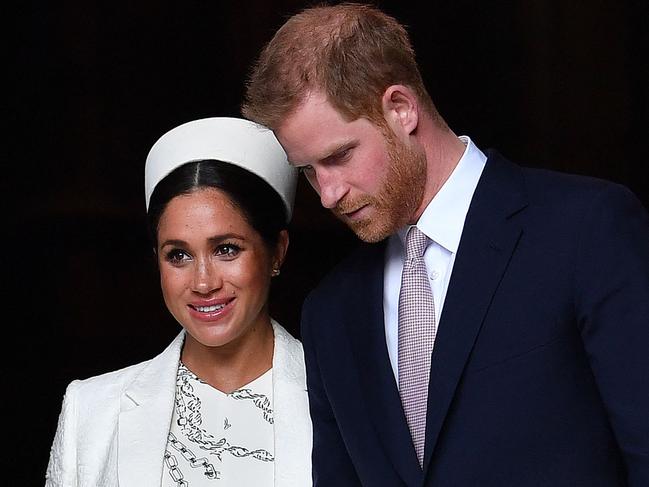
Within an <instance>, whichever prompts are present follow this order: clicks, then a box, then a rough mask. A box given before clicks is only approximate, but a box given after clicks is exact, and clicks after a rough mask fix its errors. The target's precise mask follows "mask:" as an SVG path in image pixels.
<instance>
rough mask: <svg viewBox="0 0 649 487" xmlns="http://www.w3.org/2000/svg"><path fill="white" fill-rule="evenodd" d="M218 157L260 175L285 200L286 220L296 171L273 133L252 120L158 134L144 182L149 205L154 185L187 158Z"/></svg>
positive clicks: (215, 121) (203, 123) (216, 120)
mask: <svg viewBox="0 0 649 487" xmlns="http://www.w3.org/2000/svg"><path fill="white" fill-rule="evenodd" d="M205 159H215V160H218V161H223V162H229V163H231V164H234V165H237V166H239V167H241V168H243V169H246V170H248V171H250V172H251V173H253V174H256V175H257V176H259V177H260V178H262V179H263V180H264V181H266V182H267V183H268V184H269V185H270V186H271V187H272V188H273V189H274V190H275V191H276V192H277V193H278V194H279V196H280V197H281V198H282V201H283V202H284V206H285V208H286V215H287V220H290V219H291V215H292V214H293V202H294V200H295V187H296V184H297V169H295V168H294V167H293V166H291V165H290V164H289V163H288V160H287V158H286V153H285V152H284V149H282V146H281V145H280V144H279V142H278V141H277V138H276V137H275V135H274V134H273V132H272V131H271V130H270V129H268V128H266V127H264V126H262V125H259V124H256V123H254V122H252V121H250V120H245V119H242V118H233V117H212V118H203V119H199V120H193V121H191V122H187V123H184V124H182V125H179V126H178V127H176V128H173V129H171V130H170V131H169V132H167V133H166V134H164V135H163V136H162V137H160V138H159V139H158V140H157V142H156V143H155V144H153V147H151V150H150V151H149V155H148V156H147V158H146V165H145V169H144V186H145V195H146V207H147V209H148V208H149V201H150V199H151V194H152V193H153V190H154V188H155V187H156V185H157V184H158V183H159V182H160V181H161V180H162V179H163V178H164V177H165V176H167V175H168V174H169V173H170V172H171V171H173V170H174V169H176V168H177V167H179V166H182V165H183V164H185V163H187V162H193V161H200V160H205Z"/></svg>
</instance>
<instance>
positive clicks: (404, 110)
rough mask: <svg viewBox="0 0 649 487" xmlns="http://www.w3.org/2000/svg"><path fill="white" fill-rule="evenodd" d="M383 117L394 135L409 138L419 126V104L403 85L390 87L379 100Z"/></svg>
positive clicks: (411, 92) (412, 93) (413, 94)
mask: <svg viewBox="0 0 649 487" xmlns="http://www.w3.org/2000/svg"><path fill="white" fill-rule="evenodd" d="M381 106H382V107H383V116H384V117H385V120H386V121H387V123H388V125H389V126H390V128H391V129H392V130H393V131H394V133H395V134H403V135H405V136H406V137H407V136H409V135H410V134H411V133H412V132H413V131H414V130H415V129H416V128H417V125H418V124H419V102H418V99H417V96H416V95H415V93H414V92H413V91H412V90H411V89H410V88H408V87H407V86H405V85H391V86H388V87H387V88H386V90H385V91H384V92H383V96H382V98H381Z"/></svg>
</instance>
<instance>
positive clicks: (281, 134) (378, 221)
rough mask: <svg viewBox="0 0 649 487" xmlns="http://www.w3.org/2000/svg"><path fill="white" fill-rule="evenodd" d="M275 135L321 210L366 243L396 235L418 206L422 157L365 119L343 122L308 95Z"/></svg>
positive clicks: (423, 169) (326, 104)
mask: <svg viewBox="0 0 649 487" xmlns="http://www.w3.org/2000/svg"><path fill="white" fill-rule="evenodd" d="M275 134H276V135H277V138H278V140H279V141H280V143H281V144H282V146H283V147H284V150H286V153H287V154H288V159H289V161H290V162H291V164H293V165H295V166H297V167H299V168H301V170H302V171H303V172H304V174H305V175H306V177H307V179H308V181H309V183H311V186H313V188H314V189H315V190H316V191H317V193H318V195H319V196H320V202H321V203H322V206H324V207H325V208H329V209H330V210H331V211H332V212H333V213H334V214H335V215H336V216H337V217H338V218H340V219H341V220H342V221H343V222H344V223H346V224H347V225H348V226H349V227H350V228H351V229H352V230H353V231H354V233H356V235H357V236H358V237H359V238H360V239H362V240H364V241H366V242H378V241H380V240H383V239H384V238H386V237H388V236H389V235H391V234H393V233H394V232H396V231H397V230H398V229H399V228H400V227H402V226H403V225H405V224H407V223H408V222H409V221H410V219H411V218H412V217H413V215H414V214H415V213H416V211H417V209H418V207H419V205H420V204H421V201H422V197H423V194H424V185H425V180H426V160H425V156H424V154H423V152H417V151H415V150H413V149H412V148H410V147H408V146H406V145H405V144H404V143H403V142H401V141H400V140H398V139H397V138H396V137H395V136H394V135H393V134H386V132H385V131H384V130H382V129H380V128H379V127H377V126H376V125H375V124H373V123H371V122H370V121H369V120H367V119H364V118H360V119H357V120H354V121H352V122H348V121H346V120H345V119H344V118H343V117H342V116H341V115H340V113H338V111H337V110H336V109H335V108H334V107H333V106H332V105H331V104H330V103H329V102H328V101H327V100H326V97H325V96H324V95H321V94H319V93H313V94H311V95H310V96H309V97H308V98H307V99H306V100H305V101H304V102H303V103H302V104H301V105H300V106H299V107H298V109H297V110H296V111H295V112H293V113H292V114H291V115H290V116H289V117H288V118H286V120H284V122H283V123H282V124H281V125H280V126H279V127H278V128H277V129H276V130H275Z"/></svg>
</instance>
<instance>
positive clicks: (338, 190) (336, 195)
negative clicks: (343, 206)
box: [312, 168, 345, 209]
mask: <svg viewBox="0 0 649 487" xmlns="http://www.w3.org/2000/svg"><path fill="white" fill-rule="evenodd" d="M315 179H316V181H315V182H316V184H313V183H312V185H313V187H314V188H315V190H316V191H317V192H318V195H319V196H320V203H321V204H322V206H324V207H325V208H328V209H332V208H335V207H336V205H337V204H338V202H339V201H340V200H341V198H342V197H343V196H344V195H345V184H344V181H343V180H342V177H341V175H340V173H339V172H338V171H333V170H329V169H320V168H319V169H317V170H316V175H315Z"/></svg>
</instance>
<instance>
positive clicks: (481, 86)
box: [1, 0, 649, 485]
mask: <svg viewBox="0 0 649 487" xmlns="http://www.w3.org/2000/svg"><path fill="white" fill-rule="evenodd" d="M62 3H63V4H59V2H40V5H29V6H27V5H25V6H21V7H20V8H21V9H22V11H20V12H18V15H17V17H16V22H15V24H14V26H13V27H17V29H16V34H15V36H14V37H13V42H12V49H11V54H10V61H11V62H12V63H11V65H10V69H8V70H7V72H6V73H5V82H9V86H10V87H9V88H6V91H5V94H6V95H7V101H8V105H9V106H8V110H7V111H6V112H5V113H6V117H5V119H6V120H7V121H8V122H9V123H10V130H7V131H5V133H6V134H7V138H8V141H7V142H8V143H7V144H6V145H5V147H6V148H7V149H8V151H7V152H5V160H4V162H3V177H2V179H1V181H2V187H1V189H2V195H3V197H4V199H5V202H4V204H3V207H4V208H5V211H4V215H5V216H6V217H7V218H5V219H4V221H5V222H8V224H7V226H8V228H6V230H7V233H6V234H5V238H4V241H5V246H4V248H5V252H6V253H5V256H6V257H7V259H6V260H5V262H8V272H7V274H6V275H5V278H4V281H5V289H7V288H8V289H9V292H6V291H5V303H6V304H8V307H6V308H5V315H6V316H5V319H4V322H5V328H6V329H7V330H8V332H7V333H5V344H6V345H5V349H7V350H9V356H8V359H7V361H6V366H5V376H6V377H7V378H8V379H9V383H10V387H9V388H8V389H6V390H7V392H8V396H9V397H8V399H9V400H8V401H7V400H6V401H5V404H8V405H9V407H10V413H9V414H8V415H5V421H8V422H9V423H10V426H14V427H16V429H17V432H16V433H12V438H17V439H18V440H19V441H18V444H17V446H16V444H15V443H14V442H13V441H10V443H9V444H8V446H9V448H10V449H11V458H13V459H14V460H15V461H16V462H15V465H16V472H20V473H19V474H18V473H16V485H42V484H43V482H44V471H45V466H46V463H47V458H48V454H49V447H50V444H51V441H52V438H53V435H54V431H55V428H56V420H57V416H58V413H59V410H60V406H61V399H62V396H63V392H64V389H65V386H66V384H67V383H68V382H69V381H71V380H72V379H75V378H85V377H88V376H91V375H95V374H99V373H102V372H106V371H109V370H114V369H117V368H120V367H123V366H126V365H129V364H132V363H136V362H139V361H142V360H145V359H148V358H150V357H152V356H154V355H156V354H157V353H158V352H159V351H161V350H162V349H163V348H164V347H165V346H166V344H167V343H168V342H169V341H170V340H171V339H172V337H173V336H175V334H176V333H177V332H178V330H179V326H178V325H177V324H176V323H175V322H174V321H173V320H172V319H171V318H170V317H169V316H168V314H167V312H166V309H165V308H164V304H163V302H162V299H161V297H160V291H159V284H158V281H157V274H156V269H155V265H154V261H153V255H152V252H151V250H150V246H149V243H148V241H147V237H146V232H145V225H144V214H145V207H144V191H143V189H144V183H143V168H144V160H145V157H146V154H147V152H148V150H149V148H150V147H151V145H152V144H153V143H154V142H155V140H156V139H157V138H158V137H159V136H160V135H162V134H163V133H164V132H166V131H167V130H169V129H171V128H172V127H174V126H176V125H179V124H180V123H183V122H186V121H189V120H192V119H196V118H202V117H207V116H238V115H239V105H240V102H241V98H242V94H243V83H244V81H245V79H246V75H247V72H248V69H249V66H250V64H251V63H252V62H253V60H254V59H255V58H256V55H257V53H258V51H259V50H260V49H261V47H262V46H263V44H264V43H265V42H266V41H267V40H268V39H269V38H270V37H271V35H272V33H273V32H274V30H275V29H276V28H277V27H279V25H281V23H282V22H283V20H284V19H285V18H286V17H287V16H288V15H289V14H291V13H294V12H295V11H297V10H298V9H300V8H302V7H304V6H306V5H308V4H309V2H303V1H289V0H284V1H273V2H270V1H261V0H259V1H252V0H251V1H247V2H214V1H196V0H194V1H184V2H175V3H173V4H171V3H170V4H165V3H161V2H157V1H156V2H154V1H150V0H146V1H145V0H140V1H137V2H123V1H113V2H106V3H105V4H102V3H95V2H78V1H77V2H62ZM374 3H376V4H378V5H379V6H381V7H383V8H384V10H385V11H387V12H388V13H391V14H393V15H395V16H396V17H397V18H398V19H399V20H401V21H402V22H404V23H405V24H406V25H407V26H408V29H409V31H410V32H411V36H412V40H413V44H414V46H415V49H416V51H417V53H418V59H419V61H420V64H421V67H422V74H423V76H424V79H425V81H426V83H427V86H428V88H429V91H430V92H431V94H432V96H433V99H434V101H435V102H436V104H437V106H438V109H439V110H440V112H441V114H442V116H444V117H445V118H446V120H447V121H448V122H449V124H450V126H451V128H453V129H454V131H455V132H456V133H457V134H467V135H469V136H471V137H472V138H473V140H474V141H475V142H476V143H477V145H478V146H479V147H481V148H483V149H484V148H487V147H496V148H498V149H499V150H500V151H501V152H502V153H504V154H505V155H506V156H508V157H509V158H510V159H513V160H515V161H517V162H519V163H521V164H522V165H527V166H537V167H546V168H552V169H557V170H561V171H567V172H573V173H581V174H589V175H592V176H597V177H602V178H606V179H610V180H613V181H617V182H620V183H622V184H625V185H627V186H628V187H630V188H631V189H632V190H633V191H634V192H635V193H636V194H637V195H638V197H640V199H641V200H642V201H643V202H644V204H645V206H647V207H649V176H648V171H647V157H646V148H645V145H646V143H647V135H649V123H648V113H649V110H648V99H649V76H648V71H647V69H648V68H647V59H649V51H648V50H647V45H648V43H649V39H648V33H647V32H648V28H647V27H648V25H649V17H648V16H647V2H646V1H640V0H638V1H635V2H633V1H627V2H624V1H620V0H590V1H589V2H565V1H564V0H546V1H541V0H518V1H507V2H499V1H464V0H454V1H430V2H425V3H424V2H422V3H416V2H403V1H401V2H399V1H383V2H374ZM425 6H426V7H427V8H425ZM428 9H430V13H427V10H428ZM290 231H291V247H290V249H289V255H288V258H287V261H286V264H285V266H284V268H283V271H282V274H281V276H279V277H278V278H276V281H275V287H274V289H273V291H272V311H273V315H274V316H275V317H276V318H277V319H278V320H279V321H280V322H282V323H283V324H284V325H285V326H286V327H287V328H288V329H289V331H291V332H293V333H294V334H295V335H296V336H299V329H298V319H299V308H300V305H301V302H302V299H303V298H304V296H305V295H306V293H307V292H308V291H309V289H311V288H312V287H313V286H314V285H315V283H316V282H317V281H318V279H320V277H321V276H322V275H323V274H324V272H326V271H327V269H329V268H330V267H331V266H332V265H333V264H334V263H335V262H336V261H338V260H339V259H340V258H341V257H342V256H343V255H344V254H346V253H347V252H349V250H350V249H351V247H352V246H353V245H355V243H356V241H355V239H354V238H353V236H352V235H351V234H350V232H349V231H348V230H347V229H346V228H343V227H342V226H341V225H340V224H339V223H338V222H336V221H335V220H334V219H333V217H331V216H330V215H329V214H328V213H327V212H326V211H324V210H323V209H321V208H320V207H319V203H318V200H317V199H316V198H315V196H314V194H313V193H312V192H311V190H310V188H308V187H307V186H306V185H305V183H304V181H300V184H299V187H298V195H297V201H296V210H295V217H294V219H293V222H292V224H291V228H290ZM648 244H649V243H648ZM26 460H27V462H26ZM12 485H14V484H12Z"/></svg>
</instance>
